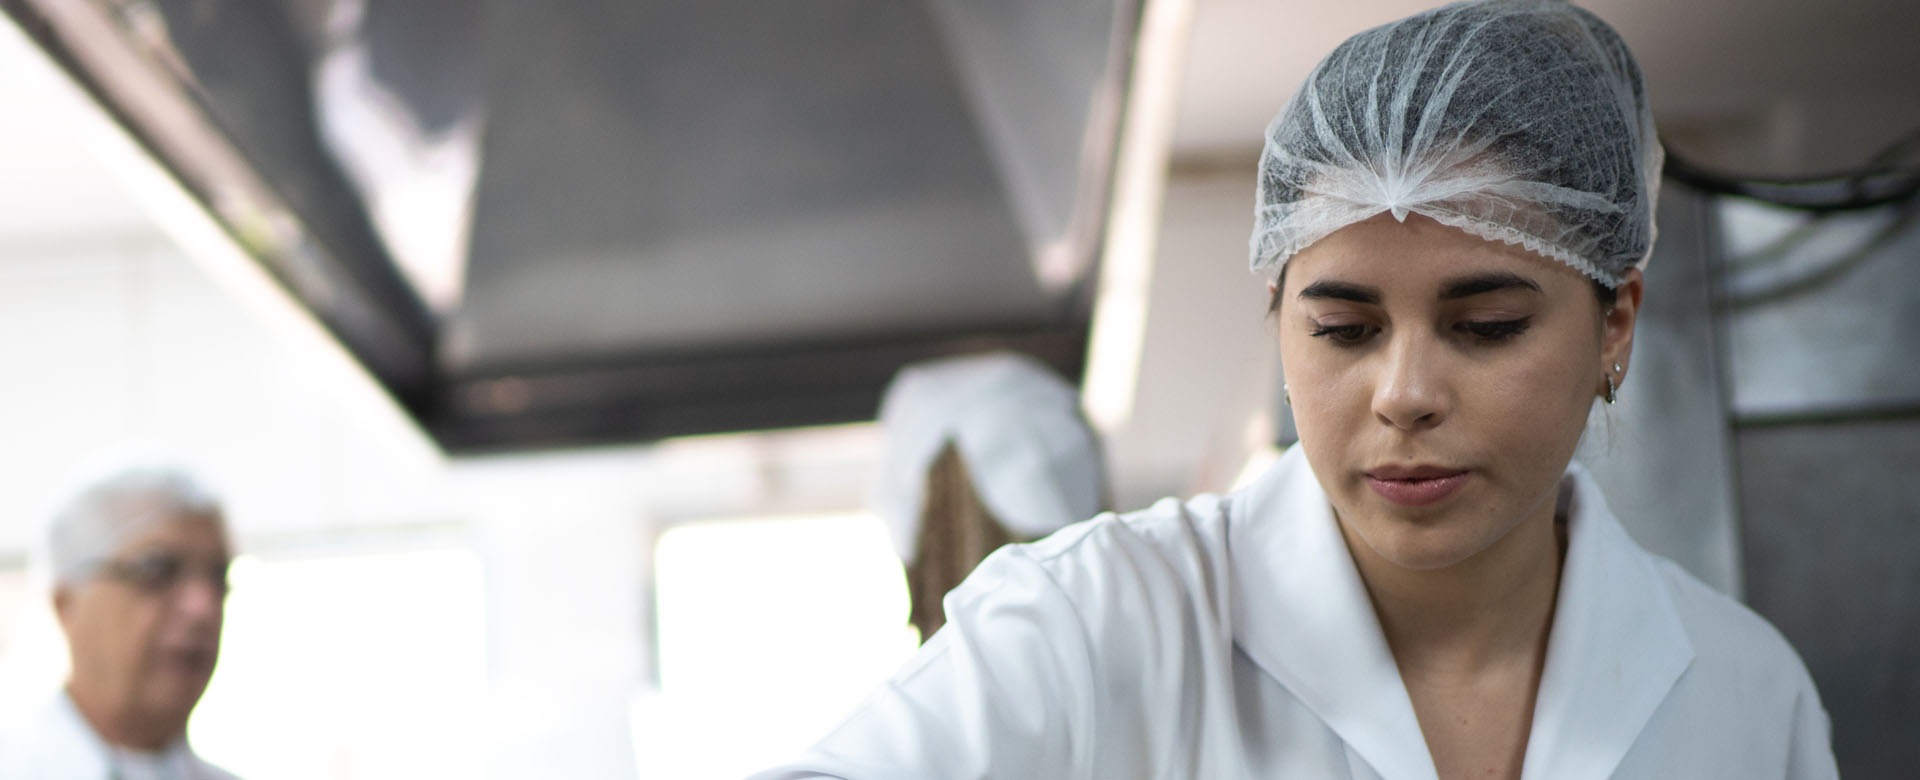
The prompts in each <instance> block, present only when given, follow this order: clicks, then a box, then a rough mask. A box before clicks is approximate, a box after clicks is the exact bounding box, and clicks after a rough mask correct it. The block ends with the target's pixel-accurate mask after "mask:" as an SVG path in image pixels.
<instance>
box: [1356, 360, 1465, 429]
mask: <svg viewBox="0 0 1920 780" xmlns="http://www.w3.org/2000/svg"><path fill="white" fill-rule="evenodd" d="M1440 349H1441V345H1439V344H1434V343H1431V342H1427V341H1424V340H1422V339H1420V338H1417V337H1411V336H1407V337H1401V338H1396V339H1394V341H1393V343H1392V344H1390V345H1389V347H1388V349H1387V350H1386V352H1385V353H1384V354H1383V355H1381V360H1382V363H1381V364H1380V369H1379V370H1380V374H1379V376H1378V377H1377V378H1376V383H1375V385H1374V389H1373V413H1374V416H1375V417H1376V418H1378V419H1379V420H1380V421H1381V422H1383V423H1386V424H1387V425H1391V426H1393V427H1395V428H1399V429H1401V430H1404V431H1407V432H1409V433H1411V432H1416V431H1421V430H1425V429H1428V428H1432V427H1434V426H1436V425H1439V424H1440V423H1441V422H1442V421H1444V420H1445V419H1446V417H1447V413H1448V412H1449V411H1451V410H1452V396H1451V394H1450V390H1449V389H1448V386H1447V382H1446V378H1445V377H1444V376H1442V363H1443V360H1442V357H1443V356H1441V355H1439V354H1438V352H1439V351H1440Z"/></svg>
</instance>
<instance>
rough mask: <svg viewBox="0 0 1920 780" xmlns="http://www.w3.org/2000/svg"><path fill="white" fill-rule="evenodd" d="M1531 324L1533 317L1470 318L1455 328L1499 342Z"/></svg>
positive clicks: (1477, 336) (1480, 337)
mask: <svg viewBox="0 0 1920 780" xmlns="http://www.w3.org/2000/svg"><path fill="white" fill-rule="evenodd" d="M1531 324H1533V318H1531V317H1522V318H1520V319H1517V320H1494V321H1479V320H1469V321H1466V322H1462V323H1460V324H1458V325H1455V326H1453V328H1454V330H1456V331H1459V332H1461V333H1465V334H1467V335H1469V336H1472V337H1474V338H1475V339H1478V340H1480V341H1483V342H1490V343H1497V342H1501V341H1506V340H1508V339H1511V338H1513V337H1514V336H1518V335H1520V334H1522V333H1525V332H1526V331H1527V326H1528V325H1531Z"/></svg>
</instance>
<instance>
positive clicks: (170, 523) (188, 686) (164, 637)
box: [54, 502, 231, 730]
mask: <svg viewBox="0 0 1920 780" xmlns="http://www.w3.org/2000/svg"><path fill="white" fill-rule="evenodd" d="M129 508H130V509H132V510H133V511H139V509H141V507H139V506H137V502H136V504H135V505H134V506H131V507H129ZM230 557H231V553H230V551H229V549H228V546H227V540H226V534H225V533H224V531H223V529H222V526H221V523H220V521H219V519H218V518H217V517H213V516H208V515H197V514H184V515H183V514H170V515H165V516H162V517H159V518H157V519H155V520H153V521H150V522H148V523H146V524H145V525H144V526H143V527H142V528H141V529H140V530H139V531H138V532H137V533H136V534H135V535H134V536H133V537H132V538H130V539H128V540H127V541H126V543H125V544H123V545H122V546H121V547H120V549H118V550H115V551H114V553H113V554H112V555H111V556H109V557H108V558H107V559H106V560H105V561H103V562H102V564H101V568H100V569H99V570H98V571H97V572H96V573H95V574H93V575H92V576H91V577H89V578H88V579H87V580H85V581H83V582H80V583H75V584H70V585H64V586H62V587H60V589H59V590H58V591H57V592H56V593H55V596H54V607H55V610H56V611H57V612H58V613H59V616H60V623H61V626H62V628H64V629H65V631H66V634H67V643H68V645H69V646H70V648H71V652H72V656H73V685H74V686H75V688H77V689H79V688H83V689H85V690H86V691H88V693H89V696H90V698H91V699H92V700H93V701H95V702H97V703H98V705H99V706H103V707H110V708H113V709H114V710H115V711H117V712H118V713H120V714H121V715H122V716H123V717H128V718H132V719H135V720H138V721H141V722H148V723H159V724H165V725H166V728H167V729H169V730H171V729H174V728H181V729H183V728H185V724H186V719H187V716H188V715H190V714H191V713H192V711H193V707H194V705H195V704H196V703H198V702H199V701H200V694H201V693H203V692H205V691H206V688H207V681H208V680H209V679H210V678H211V677H212V676H213V667H214V663H215V661H216V660H218V658H219V652H220V628H221V621H222V618H223V611H224V604H225V600H226V571H227V564H228V562H229V560H230ZM176 721H177V723H176Z"/></svg>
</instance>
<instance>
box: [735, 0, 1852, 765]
mask: <svg viewBox="0 0 1920 780" xmlns="http://www.w3.org/2000/svg"><path fill="white" fill-rule="evenodd" d="M1660 159H1661V158H1660V151H1659V147H1658V144H1657V142H1656V140H1655V137H1654V133H1653V126H1652V119H1651V116H1650V114H1649V112H1648V110H1647V105H1646V99H1645V96H1644V93H1643V90H1642V86H1641V78H1640V73H1639V70H1638V67H1637V66H1636V65H1635V64H1634V62H1633V59H1632V57H1631V55H1630V54H1629V53H1628V52H1627V50H1626V47H1625V46H1624V45H1623V44H1622V43H1621V42H1620V40H1619V38H1618V36H1617V35H1616V34H1615V33H1614V32H1613V31H1612V30H1611V29H1609V28H1608V27H1607V26H1606V25H1605V24H1604V23H1602V22H1600V21H1599V20H1598V19H1597V18H1595V17H1593V16H1592V15H1590V14H1588V13H1586V12H1584V11H1581V10H1579V9H1577V8H1574V7H1573V6H1571V5H1568V4H1567V3H1564V2H1559V1H1558V0H1487V1H1484V2H1472V3H1462V4H1456V5H1451V6H1446V7H1444V8H1440V9H1436V10H1433V11H1429V12H1427V13H1423V14H1420V15H1418V16H1414V17H1411V18H1409V19H1405V20H1402V21H1400V22H1396V23H1394V24H1390V25H1387V26H1384V27H1380V28H1376V29H1374V30H1369V31H1367V32H1364V33H1361V34H1360V35H1357V36H1355V37H1354V38H1352V39H1350V40H1348V41H1347V42H1346V43H1344V44H1342V45H1341V46H1340V48H1339V49H1337V50H1336V51H1335V52H1334V53H1333V54H1331V55H1329V56H1328V57H1327V59H1326V60H1324V61H1323V62H1322V63H1321V64H1320V65H1319V66H1318V67H1317V68H1316V69H1315V71H1314V72H1313V74H1312V76H1310V77H1309V78H1308V81H1307V83H1306V84H1305V85H1304V86H1303V87H1302V89H1301V91H1300V92H1299V93H1298V94H1297V95H1296V96H1295V97H1294V99H1293V100H1292V101H1291V102H1290V103H1289V104H1288V106H1287V107H1286V109H1285V110H1283V111H1282V112H1281V114H1280V116H1279V118H1277V119H1276V120H1275V122H1274V124H1273V125H1272V126H1271V127H1270V128H1269V129H1268V133H1267V146H1266V150H1265V152H1264V153H1263V155H1262V159H1261V166H1260V182H1259V203H1258V207H1257V210H1256V226H1255V232H1254V237H1253V241H1252V249H1253V266H1254V268H1255V269H1256V270H1264V271H1268V272H1270V273H1272V274H1273V281H1272V282H1271V283H1270V289H1271V290H1272V291H1273V303H1272V306H1271V312H1272V316H1273V319H1274V323H1275V327H1276V329H1277V331H1278V338H1279V342H1280V353H1281V360H1282V363H1283V364H1284V367H1285V371H1286V376H1287V379H1288V387H1287V388H1286V390H1287V396H1288V399H1289V403H1291V404H1292V407H1293V413H1294V418H1295V421H1296V423H1297V427H1298V429H1299V434H1300V443H1299V445H1297V446H1295V447H1294V448H1292V449H1291V450H1290V451H1289V452H1288V453H1287V454H1286V455H1285V456H1284V457H1282V458H1281V460H1280V461H1279V462H1278V463H1277V464H1276V465H1275V466H1274V467H1273V469H1272V470H1271V471H1270V472H1269V473H1268V474H1266V475H1265V476H1264V477H1263V478H1261V479H1260V480H1259V481H1257V482H1256V483H1255V484H1253V485H1251V486H1250V487H1248V488H1246V489H1244V490H1241V491H1238V492H1236V493H1233V494H1231V495H1228V496H1225V497H1212V496H1202V497H1199V498H1196V499H1193V500H1191V501H1188V502H1185V503H1180V502H1176V501H1173V500H1166V501H1162V502H1161V503H1159V504H1157V505H1155V506H1153V507H1152V508H1150V509H1147V510H1144V511H1141V512H1136V513H1133V514H1129V515H1124V516H1110V515H1109V516H1103V517H1100V518H1096V519H1095V520H1093V521H1091V522H1087V523H1082V524H1079V525H1076V526H1073V527H1070V528H1068V529H1066V530H1064V531H1062V532H1060V533H1057V534H1054V535H1053V536H1051V537H1049V538H1047V539H1045V540H1042V541H1040V542H1037V543H1034V544H1031V545H1021V546H1014V547H1009V548H1006V549H1004V550H1002V551H1001V552H999V553H997V554H995V556H994V557H991V558H989V559H988V560H987V561H986V562H985V563H983V564H982V566H981V567H980V569H979V570H978V571H977V572H976V573H975V574H974V575H973V576H972V577H971V578H969V579H968V581H967V582H965V583H964V584H963V585H961V586H960V587H959V588H957V589H956V590H954V592H953V593H952V594H951V595H949V596H948V599H947V602H946V608H947V612H948V625H947V627H946V628H945V629H943V630H942V631H941V632H940V633H939V634H937V635H935V636H934V637H933V638H932V640H931V641H930V642H929V643H928V644H927V645H926V647H925V648H923V650H922V651H921V653H920V654H919V655H918V656H917V657H916V658H915V659H914V660H913V661H912V662H911V663H909V664H908V666H907V667H906V668H905V669H903V670H902V671H901V672H900V673H899V674H898V675H897V676H895V678H894V679H893V680H892V681H891V682H890V683H889V684H888V685H887V686H886V687H885V688H884V689H883V690H881V691H880V692H879V693H877V694H875V695H874V697H873V698H872V699H870V700H869V701H868V702H867V703H866V704H864V705H863V706H862V707H861V708H860V709H859V710H858V711H856V712H855V713H854V715H853V716H852V717H851V718H850V719H849V720H848V721H847V722H846V723H845V724H844V725H843V726H841V727H840V728H839V729H838V730H836V731H835V732H834V733H832V734H830V735H829V736H828V737H827V738H826V739H825V740H824V741H822V742H821V743H820V744H819V745H817V746H816V747H815V748H814V750H813V751H812V752H811V753H810V754H809V755H808V756H807V757H806V758H804V759H803V760H802V761H800V762H799V763H796V764H794V765H792V766H789V767H787V768H784V769H782V770H777V771H774V772H770V773H767V774H765V775H762V777H766V778H798V777H816V776H825V777H842V778H909V777H912V778H988V777H994V778H1089V779H1092V778H1099V779H1100V780H1107V779H1108V778H1169V779H1170V778H1277V777H1301V778H1396V779H1397V778H1434V777H1442V778H1467V777H1472V778H1522V777H1524V778H1554V779H1555V780H1560V779H1562V778H1602V777H1644V778H1707V777H1714V778H1718V777H1725V778H1763V777H1764V778H1783V777H1784V778H1827V777H1833V776H1834V775H1835V774H1836V773H1835V769H1834V764H1833V758H1832V754H1831V750H1830V747H1829V741H1828V734H1827V732H1828V723H1827V718H1826V714H1825V712H1824V711H1823V710H1822V709H1821V706H1820V702H1819V698H1818V695H1817V694H1816V692H1815V690H1814V687H1813V684H1812V681H1811V680H1810V679H1809V678H1808V676H1807V673H1806V670H1805V668H1804V666H1803V665H1802V664H1801V662H1800V660H1799V658H1798V657H1797V656H1796V655H1795V653H1794V651H1793V649H1792V648H1791V647H1789V646H1788V644H1787V643H1786V642H1785V640H1783V639H1782V638H1781V637H1780V635H1779V634H1778V633H1777V632H1776V631H1774V629H1773V628H1772V627H1771V626H1769V625H1768V624H1767V623H1766V622H1765V621H1764V620H1762V619H1761V618H1760V617H1758V616H1757V615H1755V614H1754V613H1752V612H1751V611H1749V610H1747V609H1746V608H1745V607H1743V606H1741V605H1739V604H1738V603H1736V602H1734V601H1732V600H1731V599H1728V598H1727V597H1725V596H1723V595H1721V594H1719V593H1717V592H1714V591H1713V590H1711V589H1710V588H1708V587H1706V586H1705V585H1703V584H1701V583H1700V582H1699V581H1697V580H1695V579H1694V578H1692V577H1691V576H1689V575H1688V574H1686V573H1685V572H1684V571H1682V570H1680V569H1679V568H1678V567H1677V566H1675V565H1673V564H1672V563H1671V562H1668V561H1665V560H1663V559H1660V558H1657V557H1655V556H1652V555H1650V554H1648V553H1647V552H1645V551H1643V550H1641V549H1640V548H1639V547H1638V546H1636V545H1635V544H1634V543H1633V541H1632V540H1631V539H1629V538H1628V537H1627V535H1626V533H1625V532H1624V531H1623V530H1622V529H1621V527H1620V524H1619V523H1618V521H1616V520H1615V519H1614V517H1613V516H1612V515H1611V514H1610V513H1609V512H1608V510H1607V507H1606V504H1605V502H1604V501H1603V499H1602V497H1601V495H1600V493H1599V490H1598V488H1597V487H1596V486H1595V484H1594V481H1593V480H1592V478H1591V477H1589V476H1588V475H1587V474H1586V472H1585V471H1583V470H1582V469H1581V468H1580V467H1579V466H1578V465H1577V464H1573V463H1572V462H1571V461H1572V456H1573V452H1574V448H1575V445H1576V444H1577V443H1578V441H1579V439H1580V436H1581V433H1582V431H1583V430H1584V427H1585V423H1586V420H1587V417H1588V413H1589V411H1590V409H1591V408H1592V406H1593V404H1594V403H1595V402H1596V401H1610V400H1612V399H1613V397H1614V396H1615V394H1616V393H1617V392H1619V384H1620V382H1621V381H1622V380H1623V379H1624V377H1625V375H1626V370H1627V366H1628V365H1629V364H1630V360H1629V358H1630V355H1631V351H1632V346H1633V329H1634V323H1635V316H1636V314H1637V312H1638V309H1639V304H1640V300H1641V295H1642V288H1643V286H1644V282H1643V280H1642V277H1641V271H1640V266H1641V265H1643V264H1644V263H1645V260H1646V258H1647V256H1648V254H1649V252H1650V251H1651V245H1652V238H1653V223H1652V213H1653V199H1654V194H1655V188H1656V187H1657V186H1658V181H1659V168H1660Z"/></svg>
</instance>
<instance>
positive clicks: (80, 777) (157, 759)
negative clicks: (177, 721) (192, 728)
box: [0, 690, 238, 780]
mask: <svg viewBox="0 0 1920 780" xmlns="http://www.w3.org/2000/svg"><path fill="white" fill-rule="evenodd" d="M0 780H238V778H236V777H234V776H233V775H232V774H229V773H228V772H226V771H225V770H222V769H220V768H219V767H216V766H214V765H212V764H209V763H207V762H206V761H203V760H201V758H200V757H199V756H197V755H195V754H194V752H193V749H192V748H190V747H188V746H187V742H186V740H185V739H182V740H179V741H177V742H175V743H174V744H173V745H171V746H169V747H168V748H167V749H165V750H162V751H160V752H158V753H139V752H133V751H128V750H124V749H117V748H113V747H110V746H109V745H107V743H106V742H105V741H104V740H102V739H101V738H100V735H99V733H97V732H95V731H94V730H93V727H92V726H91V725H89V724H88V723H87V721H86V719H85V718H83V717H81V715H80V710H79V709H78V708H76V707H75V706H74V704H73V699H72V698H71V697H69V696H68V695H67V693H66V691H64V690H63V691H61V692H60V694H59V695H58V696H55V697H54V698H53V699H52V700H50V701H48V702H47V704H46V705H45V706H43V707H42V708H41V709H40V711H39V712H38V713H37V714H36V715H35V717H34V718H33V719H32V720H30V721H27V722H25V723H22V724H20V726H19V727H18V728H16V729H13V730H10V731H8V732H7V733H5V734H0Z"/></svg>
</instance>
